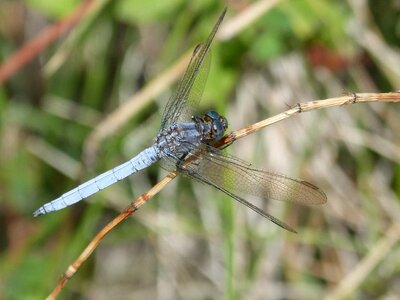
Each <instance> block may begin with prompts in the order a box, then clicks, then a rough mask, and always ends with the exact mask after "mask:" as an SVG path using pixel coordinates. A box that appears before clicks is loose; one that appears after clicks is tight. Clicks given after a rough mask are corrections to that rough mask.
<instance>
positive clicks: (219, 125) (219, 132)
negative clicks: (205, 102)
mask: <svg viewBox="0 0 400 300" xmlns="http://www.w3.org/2000/svg"><path fill="white" fill-rule="evenodd" d="M202 120H203V122H204V123H205V124H208V125H209V126H210V131H209V134H208V137H207V139H208V140H210V141H218V140H220V139H221V138H222V137H223V136H224V134H225V130H226V129H227V128H228V120H227V119H226V118H225V117H223V116H221V115H220V114H219V113H217V112H216V111H213V110H210V111H208V112H207V113H206V114H205V115H204V116H203V118H202Z"/></svg>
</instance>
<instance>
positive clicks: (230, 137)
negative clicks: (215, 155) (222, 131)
mask: <svg viewBox="0 0 400 300" xmlns="http://www.w3.org/2000/svg"><path fill="white" fill-rule="evenodd" d="M224 140H227V141H228V142H227V143H226V144H224V145H222V146H221V147H219V148H218V149H221V150H223V149H225V148H227V147H229V146H230V145H232V144H233V143H234V142H235V141H236V137H235V135H234V134H233V132H231V133H230V134H228V135H227V136H225V138H224Z"/></svg>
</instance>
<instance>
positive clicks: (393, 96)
mask: <svg viewBox="0 0 400 300" xmlns="http://www.w3.org/2000/svg"><path fill="white" fill-rule="evenodd" d="M362 102H395V103H396V102H400V92H393V93H360V94H356V93H352V94H349V95H346V96H342V97H337V98H329V99H325V100H315V101H309V102H305V103H298V104H297V105H296V106H294V107H293V108H290V109H288V110H286V111H284V112H283V113H280V114H278V115H276V116H273V117H271V118H268V119H265V120H263V121H261V122H258V123H255V124H253V125H250V126H247V127H245V128H242V129H239V130H236V131H234V132H232V133H231V134H229V135H227V136H226V137H225V138H224V139H222V140H221V141H220V142H219V143H218V145H216V146H217V147H221V146H223V145H229V144H230V143H232V142H234V141H235V140H237V139H240V138H243V137H245V136H247V135H249V134H252V133H254V132H256V131H258V130H260V129H262V128H264V127H266V126H269V125H271V124H274V123H277V122H279V121H282V120H284V119H286V118H289V117H291V116H293V115H296V114H299V113H302V112H308V111H312V110H317V109H322V108H329V107H333V106H342V105H348V104H355V103H362ZM176 176H177V173H176V172H171V173H169V174H168V175H167V176H166V177H165V178H163V179H162V180H161V181H160V182H159V183H157V184H156V185H155V186H154V187H152V188H151V189H150V190H149V191H147V192H146V193H144V194H143V195H141V196H140V197H139V198H138V199H136V200H135V201H133V202H132V203H131V204H130V205H129V206H128V207H127V208H126V209H125V210H124V211H123V212H122V213H120V214H119V215H118V216H117V217H116V218H115V219H113V220H112V221H111V222H110V223H108V224H107V225H106V226H105V227H104V228H103V229H102V230H101V231H100V232H99V233H98V234H97V235H96V236H95V237H94V238H93V240H92V241H91V242H90V243H89V244H88V246H87V247H86V248H85V250H83V252H82V253H81V255H80V256H79V257H78V258H77V259H76V260H75V261H74V262H73V263H72V264H71V265H70V266H69V267H68V268H67V270H66V271H65V272H64V274H63V275H62V277H61V279H60V280H59V282H58V284H57V286H56V287H55V288H54V290H53V291H52V292H51V294H50V295H49V296H48V298H47V299H55V298H56V297H57V295H58V294H59V293H60V292H61V290H62V288H63V287H64V286H65V285H66V283H67V282H68V281H69V280H70V279H71V278H72V276H74V274H75V273H76V272H77V271H78V270H79V268H80V266H81V265H82V264H83V263H84V262H85V261H86V260H87V258H88V257H89V256H90V255H91V254H92V252H93V251H94V250H95V249H96V248H97V246H98V245H99V244H100V242H101V240H102V239H103V238H104V237H105V236H106V234H108V233H109V232H110V231H111V230H112V229H114V228H115V227H116V226H117V225H119V224H120V223H121V222H122V221H124V220H125V219H126V218H128V217H129V216H131V215H132V214H133V213H134V212H135V211H137V210H138V209H139V207H141V206H142V205H143V204H145V203H146V202H148V201H149V200H150V199H151V198H152V197H153V196H154V195H156V194H157V193H158V192H159V191H161V190H162V189H163V188H164V186H166V185H167V184H168V183H169V182H170V181H172V179H174V178H175V177H176ZM396 228H397V227H396ZM388 237H389V235H388Z"/></svg>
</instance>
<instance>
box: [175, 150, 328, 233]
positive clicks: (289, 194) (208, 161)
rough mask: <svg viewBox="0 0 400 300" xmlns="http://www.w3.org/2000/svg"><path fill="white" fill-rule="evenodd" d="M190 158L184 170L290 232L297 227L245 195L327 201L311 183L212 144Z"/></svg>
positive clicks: (310, 202)
mask: <svg viewBox="0 0 400 300" xmlns="http://www.w3.org/2000/svg"><path fill="white" fill-rule="evenodd" d="M188 159H190V160H193V161H192V162H190V163H189V164H187V165H185V163H182V164H181V165H180V166H179V169H180V171H181V172H182V173H184V174H185V175H187V176H189V177H192V178H196V179H198V180H200V181H202V182H204V183H207V184H210V185H212V186H214V187H216V188H217V189H219V190H221V191H223V192H224V193H226V194H227V195H229V196H231V197H232V198H234V199H235V200H237V201H239V202H240V203H242V204H244V205H246V206H247V207H249V208H251V209H252V210H254V211H256V212H257V213H259V214H260V215H262V216H264V217H266V218H267V219H269V220H271V221H272V222H274V223H275V224H277V225H279V226H281V227H282V228H285V229H287V230H289V231H294V230H293V229H292V228H290V227H289V226H288V225H286V224H285V223H283V222H282V221H280V220H278V219H276V218H275V217H273V216H271V215H269V214H268V213H266V212H265V211H263V210H262V209H260V208H258V207H256V206H254V205H253V204H251V203H249V202H247V201H246V200H245V199H244V197H246V195H252V196H255V197H258V198H261V199H263V200H270V199H273V200H279V201H290V202H295V203H300V204H305V205H316V204H323V203H325V202H326V201H327V198H326V195H325V194H324V193H323V192H322V191H321V190H320V189H319V188H318V187H316V186H314V185H313V184H311V183H309V182H306V181H303V180H298V179H293V178H290V177H287V176H284V175H280V174H276V173H272V172H266V171H262V170H258V169H254V168H252V167H251V165H249V164H248V163H246V162H244V161H242V160H240V159H238V158H236V157H234V156H230V155H226V154H225V153H223V152H222V151H221V150H219V149H216V148H213V147H210V146H206V145H204V146H203V147H202V149H199V151H198V152H196V153H195V154H193V155H192V156H191V157H190V158H188Z"/></svg>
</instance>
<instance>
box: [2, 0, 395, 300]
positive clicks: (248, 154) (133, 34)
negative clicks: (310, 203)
mask: <svg viewBox="0 0 400 300" xmlns="http://www.w3.org/2000/svg"><path fill="white" fill-rule="evenodd" d="M353 2H354V1H349V2H345V1H329V0H323V1H311V0H300V1H281V2H280V3H279V4H277V5H276V6H275V7H273V8H272V9H271V10H269V11H267V12H265V13H264V14H263V15H262V16H261V17H260V18H259V19H256V20H253V22H252V23H251V24H250V25H249V26H248V27H245V28H242V29H241V30H240V32H239V33H238V34H237V35H235V36H234V37H232V38H230V39H228V40H226V41H218V40H216V41H215V42H214V44H213V56H212V67H211V70H210V74H209V77H208V83H207V86H206V89H205V92H204V95H203V100H202V102H201V105H200V110H201V112H202V111H204V110H206V109H208V108H210V107H212V108H214V109H216V110H218V111H219V112H221V113H224V114H226V115H229V117H231V118H230V119H229V122H230V124H231V129H232V130H233V129H237V128H239V126H244V125H246V124H250V123H251V122H254V121H259V120H261V119H264V118H266V117H268V116H269V115H272V114H274V113H277V112H280V111H282V110H284V109H286V107H287V105H290V106H291V105H295V103H296V102H299V101H303V100H304V101H305V100H314V98H315V99H317V98H323V97H328V96H329V97H335V96H340V95H342V93H343V92H347V91H350V90H355V91H357V92H358V91H360V92H370V91H373V90H377V91H387V90H396V89H398V87H397V86H394V84H393V83H395V82H396V80H399V78H398V77H396V76H398V75H396V73H395V72H390V70H389V69H390V66H391V64H390V62H389V63H387V62H386V60H385V59H386V58H388V57H391V56H390V55H386V54H385V53H381V55H380V56H377V55H376V54H375V52H374V50H375V49H374V48H371V45H369V44H366V43H365V41H366V39H365V38H363V36H362V34H361V33H360V32H363V31H362V30H367V29H368V30H370V31H372V32H373V33H375V34H376V36H378V37H379V38H380V41H382V43H383V46H385V47H389V46H390V47H393V49H397V50H396V51H397V55H398V47H399V46H400V45H399V44H400V42H399V30H398V28H400V27H399V20H400V18H398V12H399V10H398V8H396V7H398V6H396V3H395V1H387V3H386V4H385V5H383V4H382V3H383V1H382V2H378V1H369V3H368V5H366V6H365V7H364V9H366V10H367V12H369V13H370V14H366V15H368V16H369V18H370V19H369V23H367V24H365V23H359V22H360V14H361V15H362V13H366V12H365V11H364V12H363V11H360V9H361V8H359V7H356V6H355V4H354V3H353ZM81 3H82V1H75V0H74V1H72V0H69V1H50V0H27V1H4V2H0V60H1V61H2V62H5V61H6V60H7V59H9V57H10V55H11V54H12V53H13V52H14V51H16V50H17V49H18V48H19V47H21V46H22V45H23V44H24V43H25V42H26V41H27V40H29V39H30V38H32V37H33V36H35V35H36V34H38V33H39V32H40V31H41V30H43V29H44V28H45V27H46V25H49V24H51V23H53V22H56V21H58V20H60V19H62V18H63V17H65V16H67V15H68V14H70V13H71V12H72V11H73V10H74V9H75V8H76V7H77V6H78V5H80V4H81ZM98 3H100V4H99V6H98V9H97V10H95V11H94V12H93V14H92V15H89V16H87V17H85V18H84V19H83V20H81V22H80V23H79V24H78V25H77V26H76V28H75V29H74V30H73V31H71V32H69V33H67V34H65V35H64V36H63V37H62V38H61V39H60V40H59V41H58V42H57V43H55V44H54V45H52V46H50V47H48V48H47V49H46V50H45V51H43V52H42V53H41V54H40V56H39V57H38V58H37V59H35V60H33V61H32V62H31V63H30V64H29V65H28V66H26V67H25V68H23V69H22V70H20V71H19V72H18V73H17V74H16V75H15V76H13V77H12V78H10V79H9V80H8V81H7V82H6V83H5V84H3V85H2V86H1V87H0V134H1V136H0V137H1V138H0V243H1V244H0V251H1V252H0V298H1V299H3V298H4V299H42V298H44V297H45V296H46V295H47V294H48V293H49V292H50V291H51V289H52V288H53V287H54V286H55V284H56V281H57V280H58V278H59V276H60V274H62V272H63V271H64V270H65V269H66V268H67V266H68V265H69V264H70V263H72V262H73V261H74V259H75V258H76V257H77V256H78V255H79V253H80V252H81V251H82V250H83V249H84V247H85V246H86V245H87V243H88V242H89V241H90V240H91V239H92V238H93V236H94V235H95V234H96V233H97V232H98V230H99V229H100V228H101V227H102V226H104V225H105V224H106V223H107V222H108V221H110V220H111V219H112V218H113V217H114V216H116V215H117V213H118V212H119V211H121V210H122V209H123V208H124V207H125V206H127V205H128V203H129V202H130V201H132V200H133V199H135V197H137V196H138V195H140V194H141V193H143V192H145V191H146V190H147V189H149V188H150V187H151V186H152V185H153V184H154V183H155V182H157V180H158V179H159V178H161V176H162V175H163V174H164V173H162V172H161V171H160V170H159V168H158V167H157V166H156V167H152V168H150V169H149V170H147V171H145V172H142V173H140V174H137V175H135V176H133V178H130V179H128V180H126V181H124V182H120V183H119V184H118V185H116V186H115V187H110V188H109V189H107V191H102V192H101V193H98V194H97V195H95V196H93V197H91V198H90V199H89V200H88V201H84V202H83V203H79V204H77V205H75V206H73V207H70V208H68V209H65V210H63V211H60V212H57V213H55V214H49V215H46V216H44V217H41V218H37V219H34V218H33V217H32V216H31V213H32V211H34V210H35V209H36V208H37V207H39V206H40V205H42V204H43V203H45V202H47V201H49V200H51V199H53V198H55V197H57V196H59V195H60V194H62V193H64V192H66V191H68V190H69V189H70V188H72V187H74V186H75V185H77V184H78V183H79V182H82V181H84V180H86V179H89V178H91V176H94V175H96V174H98V173H100V172H102V171H104V170H108V169H109V168H111V167H113V166H115V165H117V164H119V163H121V162H123V161H125V160H127V159H129V158H131V157H132V156H133V155H135V154H136V153H138V152H139V151H140V150H141V149H143V148H144V147H145V146H147V145H149V143H151V142H152V140H151V139H152V138H153V137H154V136H155V134H156V132H157V130H158V129H159V120H160V115H161V113H162V109H163V105H164V104H165V103H166V101H167V100H168V97H169V96H170V95H171V94H172V90H173V88H174V87H171V89H170V90H166V91H165V92H164V93H163V94H162V95H160V97H159V98H158V99H151V102H149V103H148V104H147V105H146V106H144V107H142V108H140V109H138V110H137V111H136V112H135V113H134V114H132V115H130V119H129V122H128V123H127V124H125V126H123V127H122V128H119V129H118V130H116V131H115V132H113V134H112V135H110V136H108V137H107V139H106V140H104V141H102V142H101V143H100V144H99V145H98V147H99V151H98V153H97V156H96V157H87V156H86V155H85V154H87V153H85V152H84V150H85V146H87V143H88V137H89V136H90V135H91V134H92V133H93V131H94V130H95V129H96V128H97V127H96V126H97V125H98V124H99V123H100V122H101V121H102V120H104V119H105V118H107V117H108V116H110V115H111V114H113V113H114V112H115V110H117V109H118V108H119V107H120V106H121V105H123V103H125V102H126V101H128V99H129V98H130V96H131V95H133V94H135V93H137V92H138V91H141V89H142V88H143V87H145V86H146V85H147V84H149V82H151V81H152V80H153V79H154V78H157V76H158V75H160V74H161V73H162V72H164V71H165V70H166V69H168V68H169V66H171V65H172V64H173V63H174V62H175V61H176V60H177V59H178V58H179V57H180V56H181V55H182V54H183V53H184V52H185V51H187V50H188V49H193V48H194V45H196V44H197V43H199V42H201V41H202V40H204V38H205V37H207V35H208V33H209V31H210V29H211V28H212V25H213V24H214V22H215V19H216V17H217V16H218V15H219V13H220V12H221V11H222V9H223V3H220V2H216V1H211V0H206V1H189V2H187V1H186V2H185V1H182V0H171V1H154V0H151V1H138V0H121V1H101V2H98ZM253 4H254V2H250V1H237V2H236V1H232V3H231V2H229V3H228V4H227V5H228V15H227V18H226V20H225V21H224V24H225V23H226V24H228V20H229V19H230V18H234V17H235V16H238V15H240V13H242V12H243V11H245V10H246V9H247V8H248V7H250V6H251V5H253ZM21 16H22V17H21ZM355 24H357V26H360V28H356V27H357V26H356V25H355ZM366 25H368V26H370V27H368V28H364V27H363V26H366ZM356 29H357V30H358V31H356ZM374 30H375V31H374ZM354 32H356V33H354ZM372 47H373V46H372ZM379 49H386V50H387V51H388V48H383V47H382V48H379ZM381 51H382V50H381ZM396 51H395V52H396ZM388 53H389V52H388ZM53 59H54V60H55V61H56V62H57V61H58V60H59V61H58V62H60V65H59V67H58V68H55V69H52V71H51V72H50V71H49V72H47V70H49V69H50V68H49V65H48V64H49V62H51V61H52V60H53ZM293 61H295V63H293ZM392 67H393V66H392ZM45 70H46V71H45ZM388 70H389V71H388ZM280 71H282V73H279V72H280ZM285 72H286V73H285ZM397 82H398V81H397ZM371 107H372V108H370V106H367V105H365V106H362V107H361V105H360V106H354V107H351V108H348V107H346V108H344V107H343V108H337V110H335V109H332V110H331V111H326V112H324V113H321V114H320V113H312V116H308V115H306V114H304V119H303V115H301V118H300V117H299V118H298V119H296V121H293V122H289V121H288V122H286V123H285V125H281V126H282V127H279V126H276V129H274V128H275V127H274V128H271V129H268V131H267V130H266V131H265V132H267V133H262V134H261V133H260V134H257V135H256V138H253V139H252V137H249V138H248V139H246V141H240V142H238V143H237V144H235V145H234V146H233V147H231V148H233V149H232V150H230V151H233V152H235V154H237V153H238V152H239V153H240V157H243V159H248V160H249V161H251V162H253V163H254V164H256V163H257V167H258V164H259V163H260V166H259V167H262V168H264V167H266V166H267V167H269V165H272V166H273V167H277V168H278V169H277V170H276V171H280V168H282V170H283V169H286V170H289V173H288V175H290V176H297V173H298V174H299V176H300V177H306V178H307V177H308V178H309V179H312V180H311V181H312V182H314V183H315V184H316V185H318V186H321V187H322V188H323V190H324V191H326V193H327V194H328V198H329V204H328V205H327V206H324V207H322V208H320V209H315V210H313V209H307V208H299V207H297V206H296V207H291V206H288V207H286V206H285V205H283V204H281V203H278V204H277V205H276V206H273V208H272V209H273V211H274V212H275V211H276V212H278V217H282V218H284V219H285V220H288V222H289V223H292V224H297V226H296V228H298V230H299V234H298V235H291V234H288V233H286V232H283V231H282V230H280V229H278V228H275V226H274V225H272V224H270V223H269V222H267V221H265V220H261V219H259V218H258V216H255V214H252V213H251V212H248V211H247V210H246V208H242V207H240V206H237V205H236V204H234V203H233V201H232V200H231V199H229V198H227V197H225V196H224V195H221V193H218V192H217V191H211V190H210V189H209V188H207V187H204V186H201V185H199V184H197V183H195V184H192V183H191V182H190V181H188V180H185V179H183V180H181V179H179V180H176V181H175V182H174V183H173V184H171V187H168V188H166V189H165V190H164V191H162V193H160V195H158V196H157V197H155V198H154V199H152V201H150V203H148V204H147V205H146V206H145V207H144V208H143V209H141V211H139V212H138V213H137V214H135V215H134V217H133V218H129V219H128V220H126V222H125V223H124V224H122V225H121V226H120V227H118V228H117V229H116V230H114V231H113V232H112V233H111V234H110V235H109V236H107V237H106V239H105V240H104V241H103V243H102V244H101V245H100V247H99V249H97V251H95V253H94V254H93V256H92V257H91V258H90V259H89V261H88V262H86V263H85V264H84V266H83V269H82V270H80V271H79V272H78V274H77V275H76V276H75V277H74V278H73V279H72V280H71V282H69V284H68V285H67V287H66V289H65V290H64V291H63V292H62V297H61V298H62V299H70V298H71V299H77V298H94V299H109V298H111V297H112V298H114V299H127V298H128V299H132V298H149V299H152V298H157V296H159V295H160V294H163V293H165V298H169V299H177V298H183V299H189V298H190V299H197V298H198V299H221V298H224V297H225V298H226V299H237V298H243V299H263V298H268V296H270V298H273V299H286V298H292V299H293V298H294V299H321V298H322V297H323V296H325V295H326V294H327V293H329V291H330V290H331V289H332V288H334V287H335V286H337V285H338V284H339V283H340V280H341V279H342V278H343V277H344V276H345V275H346V274H348V273H349V272H351V271H352V269H354V267H355V266H356V265H357V264H358V263H359V262H360V261H361V260H362V259H363V258H364V257H365V256H367V255H368V254H369V251H370V249H372V248H373V247H374V245H376V244H377V243H378V242H379V241H380V240H381V239H382V238H384V237H385V233H386V230H387V228H388V227H389V225H390V224H392V223H394V222H396V216H398V211H400V209H398V205H399V203H398V202H399V201H398V199H399V194H400V171H399V170H400V167H399V162H398V160H397V158H396V155H393V153H396V152H395V150H393V151H394V152H390V151H389V150H390V149H398V148H396V147H398V145H399V143H400V141H399V137H398V136H399V135H398V128H399V127H398V126H399V122H398V113H399V109H398V107H395V105H392V106H389V104H388V105H386V106H378V105H377V106H372V105H371ZM201 112H200V113H201ZM310 115H311V114H310ZM308 118H310V119H308ZM299 119H300V120H304V122H303V123H300V121H299ZM297 121H298V122H299V123H296V122H297ZM285 126H288V127H287V128H286V127H285ZM341 126H343V127H341ZM273 130H276V131H273ZM396 130H397V131H396ZM307 132H308V133H307ZM343 132H349V133H348V134H349V137H348V140H351V141H353V142H354V143H351V142H349V141H348V140H345V134H343ZM354 132H357V133H359V135H357V138H356V137H355V136H354V135H352V134H354ZM263 134H265V135H263ZM267 134H268V135H267ZM361 137H362V138H361ZM377 137H379V138H382V139H384V141H386V142H388V143H389V144H390V147H389V146H388V144H387V143H378V142H377V143H376V145H374V146H372V145H371V144H373V143H370V142H367V141H370V140H372V141H374V140H378V139H377ZM368 138H370V140H369V139H368ZM297 142H298V143H297ZM300 142H301V144H300ZM382 145H383V146H382ZM374 147H375V148H374ZM382 149H383V150H382ZM388 149H389V150H388ZM276 152H278V153H277V154H276ZM288 153H289V154H290V155H289V156H288V157H287V156H286V155H287V154H288ZM90 160H93V161H94V162H93V163H89V162H90ZM66 165H68V166H70V168H68V167H65V166H66ZM288 165H290V166H291V167H290V168H289V169H287V168H288ZM328 171H329V172H331V174H332V175H331V177H330V176H328V175H326V173H329V172H328ZM282 172H283V171H282ZM371 182H373V183H374V184H371ZM376 182H378V183H377V184H376V185H375V183H376ZM393 199H395V201H394V200H393ZM261 205H263V204H261ZM277 207H278V208H277ZM174 246H175V247H176V248H174ZM398 248H399V247H398V245H396V247H393V249H391V252H390V253H389V255H388V257H390V258H391V259H390V261H388V259H387V260H385V259H384V260H383V261H382V263H381V264H380V265H379V266H378V267H377V268H378V270H377V274H368V276H367V279H366V280H365V281H364V282H363V284H362V285H361V286H360V287H359V288H358V289H357V290H356V291H355V293H354V298H355V299H356V298H382V299H383V298H384V297H387V299H389V297H390V296H393V295H396V293H397V295H398V294H399V293H400V290H399V288H398V284H397V287H396V282H397V281H396V280H397V279H396V278H398V276H399V273H400V260H399V257H400V256H399V253H400V250H399V249H398ZM265 290H268V291H269V292H270V293H271V294H266V292H265Z"/></svg>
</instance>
